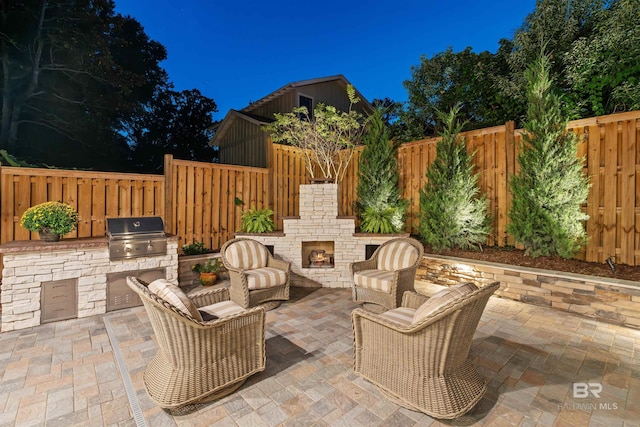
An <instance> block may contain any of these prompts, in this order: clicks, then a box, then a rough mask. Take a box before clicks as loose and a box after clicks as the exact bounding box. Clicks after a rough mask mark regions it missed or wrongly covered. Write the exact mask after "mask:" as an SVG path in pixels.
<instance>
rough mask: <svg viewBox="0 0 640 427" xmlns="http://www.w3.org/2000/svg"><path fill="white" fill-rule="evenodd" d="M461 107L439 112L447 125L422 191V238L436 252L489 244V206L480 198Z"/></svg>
mask: <svg viewBox="0 0 640 427" xmlns="http://www.w3.org/2000/svg"><path fill="white" fill-rule="evenodd" d="M458 112H459V107H454V108H452V109H451V110H450V112H449V113H448V114H445V113H442V112H439V113H438V115H439V117H440V120H441V121H442V123H443V125H444V129H443V131H442V133H441V135H440V136H441V140H440V141H438V144H437V146H436V158H435V159H434V161H433V163H431V165H430V166H429V168H428V169H427V173H426V175H427V183H426V184H425V186H424V188H423V189H422V190H420V226H419V231H420V235H421V236H422V238H423V239H424V241H425V242H426V243H427V244H429V245H430V246H431V247H432V248H433V249H434V250H442V249H448V248H453V247H457V248H464V249H468V248H472V247H474V246H475V245H479V244H481V243H482V242H484V241H486V239H487V235H488V234H489V232H490V230H491V226H490V223H489V214H488V209H489V203H488V200H487V199H486V197H483V196H481V195H480V188H479V187H478V178H477V176H476V175H474V174H473V173H472V169H473V165H472V164H471V158H472V156H471V155H470V154H469V153H467V148H466V145H465V142H464V138H462V137H460V131H461V130H462V127H463V126H464V123H460V122H459V121H458V120H457V115H458Z"/></svg>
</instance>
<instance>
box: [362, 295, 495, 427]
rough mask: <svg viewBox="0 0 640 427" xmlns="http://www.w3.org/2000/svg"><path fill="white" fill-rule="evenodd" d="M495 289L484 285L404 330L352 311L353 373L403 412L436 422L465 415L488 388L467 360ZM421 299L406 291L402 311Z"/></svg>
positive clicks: (364, 312)
mask: <svg viewBox="0 0 640 427" xmlns="http://www.w3.org/2000/svg"><path fill="white" fill-rule="evenodd" d="M499 287H500V283H499V282H494V283H491V284H488V285H486V286H483V287H481V288H480V289H478V290H476V291H473V292H472V293H470V294H467V295H465V296H464V297H462V298H461V299H458V300H454V301H452V302H451V303H450V304H448V305H445V306H444V307H442V308H441V309H439V310H437V311H436V312H434V313H433V314H431V315H430V316H428V317H426V318H425V319H424V320H422V321H420V322H418V323H416V324H413V325H410V326H407V327H402V326H399V325H398V324H396V323H393V322H390V321H386V320H384V319H382V318H380V317H379V316H378V315H376V314H373V313H370V312H367V311H366V310H363V309H360V308H358V309H355V310H354V311H353V313H352V321H353V331H354V358H355V360H354V370H355V372H356V373H358V374H360V375H362V376H363V377H364V378H366V379H367V380H369V381H371V382H372V383H374V384H376V385H377V386H378V387H379V388H380V389H381V390H382V391H383V392H384V393H385V394H386V395H387V396H389V397H391V398H392V400H394V401H395V402H396V403H398V404H400V405H401V406H404V407H406V408H409V409H412V410H415V411H420V412H424V413H425V414H427V415H430V416H432V417H434V418H444V419H452V418H457V417H459V416H461V415H463V414H465V413H466V412H468V411H469V410H470V409H471V408H473V407H474V406H475V405H476V403H478V401H479V400H480V399H481V398H482V396H483V395H484V393H485V391H486V388H487V386H486V382H485V380H484V379H483V378H482V377H481V376H480V375H479V374H478V371H477V370H476V369H475V367H474V366H473V365H472V364H471V361H470V360H469V358H468V357H469V348H470V346H471V340H472V338H473V334H474V333H475V331H476V328H477V327H478V322H479V320H480V317H481V316H482V312H483V311H484V308H485V306H486V304H487V301H488V300H489V297H490V296H491V295H492V294H493V293H494V292H495V291H496V290H497V289H498V288H499ZM420 299H421V298H420V297H419V296H417V294H413V293H411V292H407V294H406V295H405V298H404V299H403V302H402V306H405V307H411V308H416V307H417V305H418V304H419V302H420ZM422 300H424V299H422Z"/></svg>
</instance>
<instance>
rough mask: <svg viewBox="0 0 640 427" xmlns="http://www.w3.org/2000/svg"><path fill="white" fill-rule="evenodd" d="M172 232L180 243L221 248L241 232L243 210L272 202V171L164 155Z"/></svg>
mask: <svg viewBox="0 0 640 427" xmlns="http://www.w3.org/2000/svg"><path fill="white" fill-rule="evenodd" d="M164 170H165V171H167V172H165V180H166V181H165V182H166V184H165V185H166V187H165V188H166V189H165V194H167V201H166V205H167V210H166V214H165V223H166V224H167V225H168V227H169V228H168V231H169V232H171V233H173V234H177V235H178V236H180V238H181V243H182V244H184V243H191V242H193V241H199V242H204V245H205V246H206V247H208V248H213V249H219V248H220V247H221V246H222V244H223V243H224V242H226V241H227V240H229V239H233V237H234V232H235V231H237V230H239V229H240V223H241V218H242V212H243V211H244V210H246V209H249V208H254V207H255V208H263V207H267V206H268V202H269V170H268V169H264V168H254V167H245V166H233V165H221V164H215V163H202V162H193V161H187V160H174V159H173V157H172V156H171V155H166V156H165V162H164Z"/></svg>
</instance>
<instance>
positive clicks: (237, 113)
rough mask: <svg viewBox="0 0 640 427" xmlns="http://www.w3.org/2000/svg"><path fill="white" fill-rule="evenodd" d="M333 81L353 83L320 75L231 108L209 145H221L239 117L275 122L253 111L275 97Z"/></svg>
mask: <svg viewBox="0 0 640 427" xmlns="http://www.w3.org/2000/svg"><path fill="white" fill-rule="evenodd" d="M331 81H337V82H338V83H340V84H342V85H343V86H344V88H345V90H346V87H347V85H350V84H351V83H350V82H349V80H347V78H346V77H345V76H343V75H342V74H338V75H335V76H329V77H319V78H315V79H308V80H300V81H297V82H292V83H289V84H287V85H284V86H282V87H281V88H280V89H278V90H276V91H275V92H271V93H270V94H269V95H267V96H265V97H263V98H260V99H259V100H257V101H255V102H252V103H251V104H249V105H247V106H246V107H244V108H243V109H242V110H229V112H228V113H227V115H226V116H224V119H222V122H221V123H220V125H219V127H218V129H217V130H216V133H215V135H213V138H211V139H210V140H209V145H212V146H218V145H220V138H222V136H223V135H224V134H225V133H226V131H227V130H228V129H229V127H230V126H231V124H232V123H233V122H234V121H235V120H238V119H240V120H248V121H250V122H252V123H255V124H257V125H265V124H268V123H271V122H273V120H274V119H269V118H266V117H261V116H258V115H256V114H252V113H251V112H252V111H254V110H255V109H256V108H258V107H260V106H261V105H264V104H266V103H267V102H269V101H271V100H273V99H275V98H279V97H281V96H283V95H284V94H286V93H287V92H290V91H293V90H296V89H297V88H299V87H302V86H309V85H314V84H318V83H325V82H331ZM354 89H355V86H354ZM355 91H356V96H357V97H358V98H360V99H361V102H362V104H363V106H364V107H365V109H368V110H369V111H373V110H374V107H373V106H372V105H371V103H369V101H367V99H366V98H365V97H364V96H362V94H361V93H360V92H359V91H358V89H355Z"/></svg>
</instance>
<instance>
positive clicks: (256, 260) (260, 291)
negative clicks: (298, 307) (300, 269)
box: [220, 237, 291, 310]
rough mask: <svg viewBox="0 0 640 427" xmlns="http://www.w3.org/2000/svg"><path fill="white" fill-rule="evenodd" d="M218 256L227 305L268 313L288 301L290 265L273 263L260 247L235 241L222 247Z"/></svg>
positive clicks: (255, 243) (247, 241)
mask: <svg viewBox="0 0 640 427" xmlns="http://www.w3.org/2000/svg"><path fill="white" fill-rule="evenodd" d="M220 256H221V258H222V263H223V264H224V266H225V267H226V268H227V270H228V271H229V279H230V281H231V284H230V286H229V293H230V296H231V301H233V302H235V303H236V304H238V305H239V306H241V307H244V308H248V307H255V306H257V305H263V306H264V307H265V308H266V309H267V310H270V309H272V308H275V307H277V306H278V305H280V302H281V301H287V300H288V299H289V283H290V281H291V264H290V263H289V262H286V261H282V260H278V259H275V258H274V257H273V256H272V255H271V253H270V252H269V251H268V250H267V248H266V247H265V246H264V245H263V244H262V243H260V242H258V241H256V240H253V239H248V238H245V237H238V238H236V239H232V240H229V241H228V242H226V243H225V244H224V245H222V248H221V249H220Z"/></svg>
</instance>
